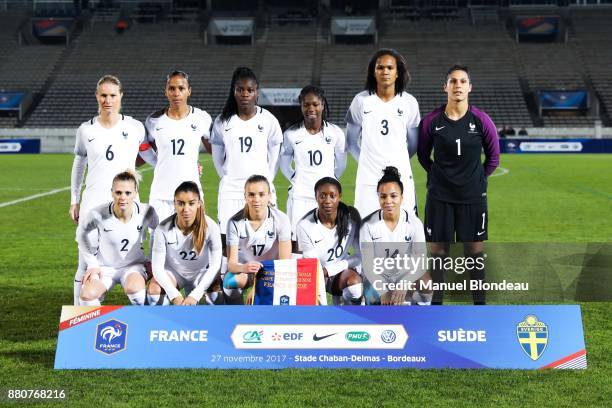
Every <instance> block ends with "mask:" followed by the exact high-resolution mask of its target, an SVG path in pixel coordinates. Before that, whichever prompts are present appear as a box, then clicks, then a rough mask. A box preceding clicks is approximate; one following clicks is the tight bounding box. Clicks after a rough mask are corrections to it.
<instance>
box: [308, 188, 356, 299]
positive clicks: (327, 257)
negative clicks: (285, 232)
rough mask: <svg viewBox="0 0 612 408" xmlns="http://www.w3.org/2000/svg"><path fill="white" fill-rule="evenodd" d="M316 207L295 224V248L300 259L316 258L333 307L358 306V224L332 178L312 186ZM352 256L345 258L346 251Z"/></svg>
mask: <svg viewBox="0 0 612 408" xmlns="http://www.w3.org/2000/svg"><path fill="white" fill-rule="evenodd" d="M314 192H315V197H316V199H317V205H318V207H317V208H316V209H314V210H311V211H310V212H309V213H307V214H306V215H305V216H304V218H302V220H301V221H300V222H299V223H298V225H297V239H298V245H299V248H300V250H301V251H302V253H303V254H304V258H318V259H319V262H321V266H322V267H323V275H324V278H325V288H326V290H327V292H329V293H331V295H332V299H333V302H334V304H335V305H339V304H340V303H341V301H344V303H345V304H349V305H358V304H360V303H361V296H362V294H363V285H362V281H361V276H360V275H359V272H357V271H358V270H359V267H360V265H361V253H360V251H359V224H360V222H361V219H360V217H359V213H358V212H357V210H356V209H355V208H354V207H349V206H348V205H346V204H344V203H343V202H342V201H341V199H342V186H341V185H340V183H339V182H338V180H336V179H335V178H333V177H323V178H322V179H320V180H318V181H317V182H316V184H315V186H314ZM350 248H352V254H350V255H349V249H350Z"/></svg>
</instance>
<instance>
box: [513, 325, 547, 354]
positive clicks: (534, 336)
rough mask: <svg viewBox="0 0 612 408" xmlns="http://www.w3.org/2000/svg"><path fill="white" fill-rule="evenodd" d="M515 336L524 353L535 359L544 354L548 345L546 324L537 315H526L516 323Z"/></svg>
mask: <svg viewBox="0 0 612 408" xmlns="http://www.w3.org/2000/svg"><path fill="white" fill-rule="evenodd" d="M516 336H517V339H518V342H519V344H520V345H521V348H522V349H523V351H524V352H525V354H527V355H528V356H529V358H531V359H532V360H533V361H535V360H537V359H539V358H540V357H541V356H542V354H544V350H546V346H547V345H548V326H547V325H546V323H544V322H542V321H539V320H538V318H537V316H535V315H528V316H527V317H525V320H523V321H522V322H520V323H519V324H517V325H516Z"/></svg>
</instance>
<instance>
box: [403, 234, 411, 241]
mask: <svg viewBox="0 0 612 408" xmlns="http://www.w3.org/2000/svg"><path fill="white" fill-rule="evenodd" d="M404 240H406V242H410V241H412V237H409V236H408V235H406V236H405V237H404Z"/></svg>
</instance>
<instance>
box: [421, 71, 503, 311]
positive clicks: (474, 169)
mask: <svg viewBox="0 0 612 408" xmlns="http://www.w3.org/2000/svg"><path fill="white" fill-rule="evenodd" d="M444 91H445V92H446V94H447V102H446V104H445V105H442V106H441V107H439V108H437V109H435V110H434V111H432V112H431V113H429V114H428V115H427V116H426V117H425V118H424V119H423V123H422V124H421V127H420V131H419V149H418V157H419V162H421V165H422V166H423V168H424V169H425V171H427V202H426V204H425V230H426V238H427V241H428V242H431V254H432V256H433V257H446V256H448V252H449V247H450V243H452V242H455V236H456V238H457V241H461V242H463V249H464V254H465V256H466V258H468V259H469V258H474V259H478V258H481V259H482V257H483V250H484V243H483V241H484V240H486V239H487V236H488V230H487V225H488V221H489V217H488V212H487V177H488V176H490V175H491V174H493V172H494V171H495V168H496V167H497V166H498V165H499V139H498V138H497V128H496V127H495V124H494V123H493V121H492V120H491V118H490V117H489V116H488V115H487V114H486V113H484V112H483V111H481V110H480V109H477V108H476V107H474V106H471V105H469V102H468V95H469V93H470V92H471V91H472V83H471V81H470V74H469V71H468V68H467V67H466V66H463V65H454V66H452V67H451V68H450V69H449V70H448V72H447V73H446V81H445V83H444ZM432 149H433V160H432V159H431V151H432ZM483 149H484V154H485V161H484V163H482V162H481V158H480V156H481V153H482V151H483ZM466 262H467V261H466ZM435 264H436V263H435V262H434V265H435ZM471 264H472V265H474V263H471ZM469 270H470V275H471V276H470V277H471V279H473V280H484V278H485V276H484V275H485V273H484V268H480V269H478V268H476V267H474V268H469ZM431 274H432V279H433V281H434V283H435V282H443V281H444V275H443V270H442V269H441V268H435V267H434V268H433V270H432V272H431ZM442 295H443V292H442V291H435V292H434V297H433V301H432V303H433V304H442V297H443V296H442ZM472 297H473V300H474V304H485V293H484V292H483V291H474V292H472Z"/></svg>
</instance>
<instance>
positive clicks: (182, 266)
mask: <svg viewBox="0 0 612 408" xmlns="http://www.w3.org/2000/svg"><path fill="white" fill-rule="evenodd" d="M174 206H175V209H176V213H175V214H173V215H172V216H171V217H169V218H167V219H165V220H164V221H163V222H162V223H161V224H159V227H158V228H157V229H156V230H155V233H154V239H153V255H152V259H151V267H152V269H153V277H154V278H153V279H152V280H151V283H150V284H149V288H148V296H149V304H152V305H158V304H163V305H167V304H169V303H170V302H172V304H173V305H185V306H191V305H196V304H198V302H199V301H200V299H201V298H202V296H204V293H205V292H206V291H209V292H211V289H212V288H213V286H214V285H215V280H216V278H217V277H218V273H219V267H220V266H221V234H219V227H217V224H216V223H215V222H214V221H213V220H212V219H211V218H210V217H208V216H207V215H206V214H205V213H204V203H203V202H202V200H201V199H200V190H199V188H198V185H197V184H196V183H194V182H193V181H185V182H183V183H181V184H180V185H179V186H178V187H177V188H176V191H175V193H174ZM216 283H217V284H218V283H219V282H216ZM180 289H184V290H185V296H183V295H181V292H180ZM219 289H220V288H219ZM207 295H208V296H207V303H209V304H216V303H218V302H219V301H221V299H222V298H221V297H220V296H219V293H218V292H213V293H208V294H207Z"/></svg>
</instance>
